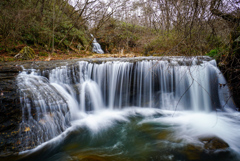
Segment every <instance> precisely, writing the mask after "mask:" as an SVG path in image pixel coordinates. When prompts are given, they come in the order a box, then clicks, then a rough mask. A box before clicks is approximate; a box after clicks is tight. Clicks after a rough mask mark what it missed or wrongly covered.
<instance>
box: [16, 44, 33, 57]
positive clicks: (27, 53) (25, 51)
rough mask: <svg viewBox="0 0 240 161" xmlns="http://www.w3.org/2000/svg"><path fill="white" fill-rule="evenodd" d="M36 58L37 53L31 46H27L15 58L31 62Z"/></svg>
mask: <svg viewBox="0 0 240 161" xmlns="http://www.w3.org/2000/svg"><path fill="white" fill-rule="evenodd" d="M34 57H35V52H34V50H33V49H32V48H30V47H29V46H25V47H24V48H23V49H22V50H21V51H20V52H19V53H18V54H17V55H16V56H15V58H17V59H19V58H21V59H24V60H29V59H33V58H34Z"/></svg>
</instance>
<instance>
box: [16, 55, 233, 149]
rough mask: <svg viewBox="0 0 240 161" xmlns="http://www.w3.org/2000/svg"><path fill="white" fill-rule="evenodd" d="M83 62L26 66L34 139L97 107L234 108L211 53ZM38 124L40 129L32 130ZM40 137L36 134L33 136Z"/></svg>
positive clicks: (27, 112)
mask: <svg viewBox="0 0 240 161" xmlns="http://www.w3.org/2000/svg"><path fill="white" fill-rule="evenodd" d="M126 60H127V59H122V60H110V61H106V60H103V61H101V62H98V63H92V62H88V61H79V62H77V63H75V64H72V65H67V66H62V67H57V68H55V69H52V70H50V71H47V72H46V71H39V70H27V69H26V70H25V71H24V72H22V73H20V74H19V76H18V78H17V81H18V87H19V90H20V93H21V101H22V108H23V110H22V111H23V121H22V123H21V131H25V132H26V131H27V132H28V134H29V140H30V142H34V144H36V145H39V144H40V143H43V142H45V141H46V140H49V139H51V138H53V137H55V136H57V135H59V134H60V133H61V132H63V131H64V130H65V129H66V128H68V127H69V126H71V121H72V120H75V119H79V118H81V117H84V115H85V114H87V113H91V112H93V111H101V110H107V109H109V110H113V109H118V110H119V109H124V108H135V107H141V108H154V109H162V110H169V111H175V110H177V111H186V110H187V111H204V112H211V111H215V110H217V109H220V110H223V111H224V110H225V109H230V107H232V108H234V104H233V102H232V100H231V99H230V94H229V89H228V87H227V85H226V86H224V87H223V86H222V87H221V86H219V84H226V81H225V79H224V77H223V75H222V73H221V72H220V71H219V69H218V68H217V66H216V62H215V60H211V59H210V58H208V57H203V58H202V57H191V58H184V57H173V58H170V57H163V58H155V59H146V60H144V59H142V60H140V61H135V60H130V61H126ZM32 127H34V128H35V129H36V130H33V131H34V132H32V130H29V129H28V128H32ZM36 135H37V136H38V137H34V136H36Z"/></svg>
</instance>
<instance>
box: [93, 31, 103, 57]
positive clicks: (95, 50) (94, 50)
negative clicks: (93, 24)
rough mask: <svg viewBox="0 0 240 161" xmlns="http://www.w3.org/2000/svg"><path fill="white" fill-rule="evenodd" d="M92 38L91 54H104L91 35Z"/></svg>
mask: <svg viewBox="0 0 240 161" xmlns="http://www.w3.org/2000/svg"><path fill="white" fill-rule="evenodd" d="M91 36H92V38H93V43H92V45H93V48H92V52H94V53H98V54H104V51H103V50H102V48H101V45H100V44H99V43H98V42H97V40H96V38H94V36H93V35H92V34H91Z"/></svg>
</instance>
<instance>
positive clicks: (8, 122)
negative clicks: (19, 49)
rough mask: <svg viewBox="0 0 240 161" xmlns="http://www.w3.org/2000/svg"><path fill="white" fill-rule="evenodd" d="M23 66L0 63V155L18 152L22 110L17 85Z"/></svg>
mask: <svg viewBox="0 0 240 161" xmlns="http://www.w3.org/2000/svg"><path fill="white" fill-rule="evenodd" d="M20 70H21V68H19V67H18V66H12V65H10V66H1V65H0V80H1V81H0V156H4V155H10V154H13V153H16V152H18V148H16V147H17V146H18V144H17V143H18V132H19V122H20V121H21V120H22V112H21V106H20V100H19V94H18V91H17V85H16V76H17V75H18V73H19V71H20Z"/></svg>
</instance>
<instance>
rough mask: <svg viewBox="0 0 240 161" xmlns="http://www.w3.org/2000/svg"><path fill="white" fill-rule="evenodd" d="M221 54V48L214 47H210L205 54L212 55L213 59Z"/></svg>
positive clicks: (222, 51) (222, 52)
mask: <svg viewBox="0 0 240 161" xmlns="http://www.w3.org/2000/svg"><path fill="white" fill-rule="evenodd" d="M223 54H224V50H223V49H222V48H215V49H212V50H211V51H210V52H208V53H207V54H206V55H207V56H210V57H213V58H215V59H218V58H219V57H221V56H222V55H223Z"/></svg>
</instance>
